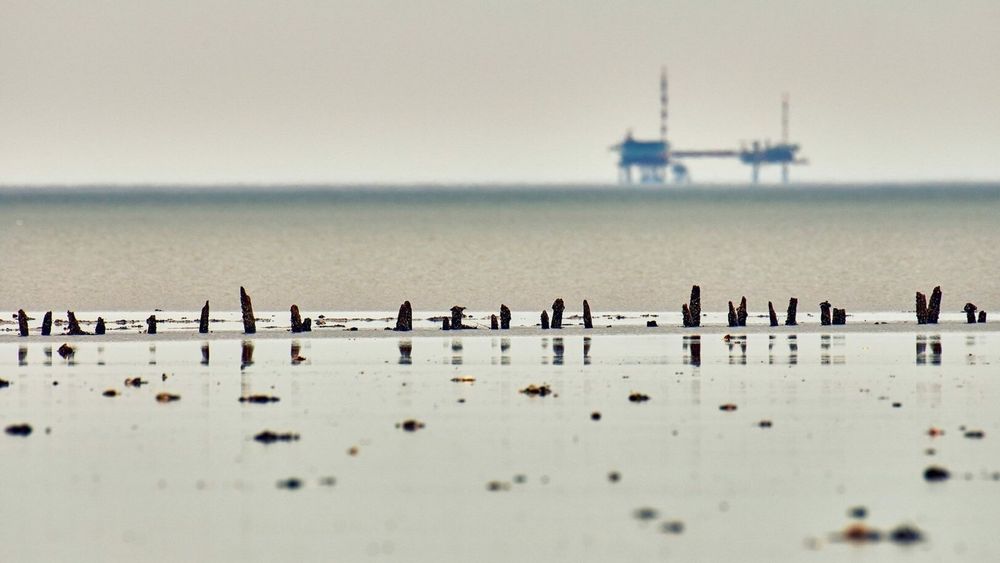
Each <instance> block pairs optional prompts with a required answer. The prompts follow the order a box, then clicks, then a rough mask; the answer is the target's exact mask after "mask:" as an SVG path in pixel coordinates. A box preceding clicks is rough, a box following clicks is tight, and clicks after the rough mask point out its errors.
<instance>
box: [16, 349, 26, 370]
mask: <svg viewBox="0 0 1000 563" xmlns="http://www.w3.org/2000/svg"><path fill="white" fill-rule="evenodd" d="M17 365H19V366H26V365H28V347H27V346H18V347H17Z"/></svg>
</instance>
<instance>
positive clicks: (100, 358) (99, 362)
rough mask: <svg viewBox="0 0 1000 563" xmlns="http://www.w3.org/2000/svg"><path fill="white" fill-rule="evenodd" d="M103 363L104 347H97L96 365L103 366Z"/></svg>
mask: <svg viewBox="0 0 1000 563" xmlns="http://www.w3.org/2000/svg"><path fill="white" fill-rule="evenodd" d="M104 364H105V362H104V346H98V347H97V365H99V366H103V365H104Z"/></svg>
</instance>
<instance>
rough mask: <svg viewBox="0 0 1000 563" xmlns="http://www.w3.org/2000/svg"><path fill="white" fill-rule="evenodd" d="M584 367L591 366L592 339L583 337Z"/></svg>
mask: <svg viewBox="0 0 1000 563" xmlns="http://www.w3.org/2000/svg"><path fill="white" fill-rule="evenodd" d="M583 365H585V366H589V365H590V337H589V336H584V337H583Z"/></svg>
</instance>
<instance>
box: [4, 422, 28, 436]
mask: <svg viewBox="0 0 1000 563" xmlns="http://www.w3.org/2000/svg"><path fill="white" fill-rule="evenodd" d="M6 431H7V434H10V435H11V436H30V435H31V425H30V424H11V425H10V426H8V427H7V430H6Z"/></svg>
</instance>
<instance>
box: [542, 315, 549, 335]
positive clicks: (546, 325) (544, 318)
mask: <svg viewBox="0 0 1000 563" xmlns="http://www.w3.org/2000/svg"><path fill="white" fill-rule="evenodd" d="M548 328H549V312H548V311H542V330H548Z"/></svg>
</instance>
